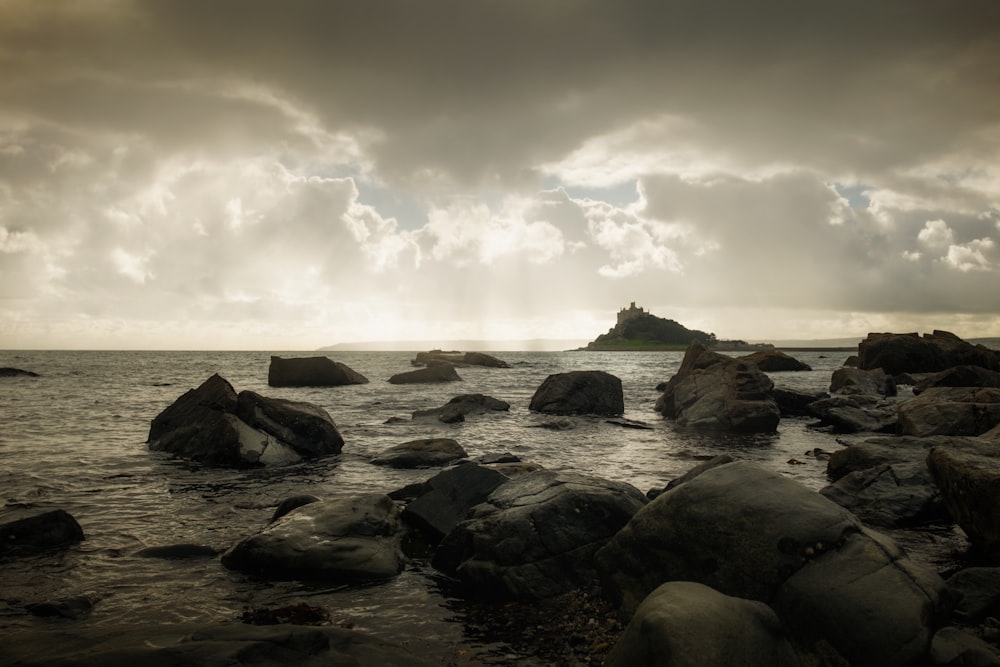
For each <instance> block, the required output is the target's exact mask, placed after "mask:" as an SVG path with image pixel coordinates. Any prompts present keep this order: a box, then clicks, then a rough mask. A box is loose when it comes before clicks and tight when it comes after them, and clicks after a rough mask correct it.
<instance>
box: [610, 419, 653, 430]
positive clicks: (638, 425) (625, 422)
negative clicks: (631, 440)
mask: <svg viewBox="0 0 1000 667" xmlns="http://www.w3.org/2000/svg"><path fill="white" fill-rule="evenodd" d="M604 423H605V424H611V425H612V426H621V427H622V428H633V429H636V430H638V431H652V430H653V427H652V426H650V425H649V424H647V423H646V422H642V421H638V420H636V419H625V418H624V417H619V418H617V419H605V420H604Z"/></svg>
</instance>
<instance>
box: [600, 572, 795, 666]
mask: <svg viewBox="0 0 1000 667" xmlns="http://www.w3.org/2000/svg"><path fill="white" fill-rule="evenodd" d="M604 664H605V665H606V667H640V666H645V665H650V666H651V665H670V666H671V667H737V666H739V667H756V666H758V665H760V666H763V665H768V667H799V666H800V665H801V663H800V662H799V659H798V657H797V656H796V654H795V650H794V649H793V648H792V645H791V643H790V642H789V641H788V638H787V637H786V633H785V629H784V627H783V626H782V624H781V621H780V620H778V617H777V616H776V615H775V613H774V611H772V610H771V608H770V607H768V606H767V605H766V604H764V603H763V602H756V601H753V600H744V599H742V598H736V597H730V596H728V595H723V594H722V593H720V592H718V591H716V590H714V589H712V588H709V587H708V586H704V585H702V584H697V583H694V582H690V581H674V582H668V583H666V584H662V585H661V586H660V587H659V588H657V589H656V590H655V591H653V592H652V593H650V594H649V595H648V596H647V597H646V599H645V600H643V602H642V604H641V605H639V608H638V609H637V610H636V613H635V616H634V617H633V618H632V621H631V622H630V623H629V624H628V626H627V627H626V628H625V632H624V633H623V634H622V636H621V639H619V641H618V643H617V644H615V646H614V648H613V649H612V650H611V653H609V654H608V658H607V660H606V661H605V662H604Z"/></svg>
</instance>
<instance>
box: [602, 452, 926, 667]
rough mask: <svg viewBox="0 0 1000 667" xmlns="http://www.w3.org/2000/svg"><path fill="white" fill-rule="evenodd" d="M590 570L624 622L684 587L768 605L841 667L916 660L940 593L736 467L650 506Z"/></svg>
mask: <svg viewBox="0 0 1000 667" xmlns="http://www.w3.org/2000/svg"><path fill="white" fill-rule="evenodd" d="M596 562H597V565H598V568H599V570H600V572H601V576H602V580H603V581H604V582H605V586H606V589H607V590H608V591H609V593H610V594H611V595H612V596H613V597H614V598H615V599H616V600H618V601H620V602H621V607H622V612H623V614H624V615H625V616H626V617H629V616H630V615H631V614H632V613H633V612H634V610H635V609H636V608H637V607H638V605H639V603H640V602H641V601H642V600H643V599H644V598H645V597H646V595H648V594H649V593H650V592H652V591H653V590H655V589H656V588H657V587H658V586H659V585H660V584H662V583H664V582H667V581H695V582H699V583H702V584H705V585H707V586H711V587H712V588H715V589H716V590H718V591H719V592H721V593H724V594H726V595H731V596H735V597H742V598H748V599H752V600H760V601H762V602H766V603H768V604H770V605H771V607H772V608H774V609H775V611H776V612H777V614H778V616H779V617H780V618H781V619H782V621H783V622H784V624H785V625H786V627H788V628H789V629H790V631H791V634H792V636H793V637H794V638H795V642H796V643H797V644H800V645H804V646H806V647H807V648H809V649H810V650H813V647H820V646H824V645H826V646H829V647H831V648H832V649H833V650H834V651H836V652H837V653H839V654H840V656H842V657H843V659H845V660H846V661H847V662H848V663H849V664H852V665H872V666H874V665H899V666H902V665H910V664H913V663H914V662H915V661H916V659H918V658H919V657H921V656H923V655H924V654H926V651H927V650H928V648H929V645H930V639H931V635H932V623H933V622H934V621H933V619H934V617H935V614H936V613H937V612H938V609H939V606H940V595H941V591H942V590H943V587H944V582H943V581H941V580H940V578H939V577H937V575H936V574H934V573H933V572H930V571H927V570H924V569H922V568H920V567H919V566H917V565H916V564H915V563H913V562H911V561H909V560H908V559H907V558H906V557H905V555H904V554H903V552H902V551H901V550H900V549H899V548H898V547H897V546H896V545H895V543H893V542H892V541H891V540H889V539H888V538H886V537H885V536H883V535H880V534H878V533H875V532H874V531H871V530H869V529H867V528H865V527H864V526H863V524H862V523H861V522H860V521H859V520H858V519H857V518H856V517H855V516H854V515H852V514H851V513H850V512H848V511H847V510H845V509H843V508H842V507H840V506H838V505H836V504H835V503H833V502H831V501H829V500H827V499H826V498H824V497H823V496H821V495H820V494H818V493H815V492H813V491H811V490H809V489H807V488H806V487H804V486H802V485H800V484H798V483H797V482H795V481H793V480H791V479H789V478H787V477H784V476H782V475H780V474H778V473H776V472H771V471H767V470H764V469H762V468H759V467H757V466H755V465H753V464H750V463H746V462H742V461H736V462H733V463H728V464H725V465H720V466H716V467H713V468H711V469H709V470H706V471H704V472H702V473H701V474H700V475H698V476H696V477H694V478H693V479H690V480H688V481H687V482H685V483H683V484H681V485H679V486H677V487H675V488H673V489H671V490H670V491H667V492H666V493H664V494H662V495H661V496H659V497H658V498H657V499H656V500H654V501H652V502H650V503H649V504H648V505H647V506H646V507H644V508H643V509H641V510H640V511H639V512H637V513H636V514H635V516H634V517H633V518H632V520H631V521H630V522H629V523H628V525H627V526H625V527H624V528H623V529H622V530H621V531H619V532H618V534H617V535H615V536H614V537H613V538H612V539H611V540H610V541H609V542H608V544H607V545H606V546H605V547H604V548H602V549H601V550H599V551H598V552H597V556H596Z"/></svg>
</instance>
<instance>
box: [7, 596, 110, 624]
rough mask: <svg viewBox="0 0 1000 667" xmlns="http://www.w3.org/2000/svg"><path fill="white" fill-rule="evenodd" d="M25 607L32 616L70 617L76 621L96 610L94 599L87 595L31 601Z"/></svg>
mask: <svg viewBox="0 0 1000 667" xmlns="http://www.w3.org/2000/svg"><path fill="white" fill-rule="evenodd" d="M24 608H25V609H26V610H27V611H28V613H29V614H31V615H32V616H41V617H43V618H68V619H71V620H74V621H78V620H80V619H83V618H86V617H87V616H89V615H90V612H92V611H93V610H94V601H93V600H91V599H90V598H89V597H87V596H86V595H77V596H75V597H71V598H66V599H63V600H53V601H51V602H31V603H28V604H26V605H24Z"/></svg>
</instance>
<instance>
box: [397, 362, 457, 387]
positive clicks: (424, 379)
mask: <svg viewBox="0 0 1000 667" xmlns="http://www.w3.org/2000/svg"><path fill="white" fill-rule="evenodd" d="M461 380H462V378H461V377H459V375H458V371H456V370H455V367H454V366H452V365H450V364H437V365H434V366H428V367H427V368H418V369H417V370H415V371H407V372H405V373H396V374H395V375H393V376H392V377H390V378H389V384H423V383H431V382H460V381H461Z"/></svg>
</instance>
